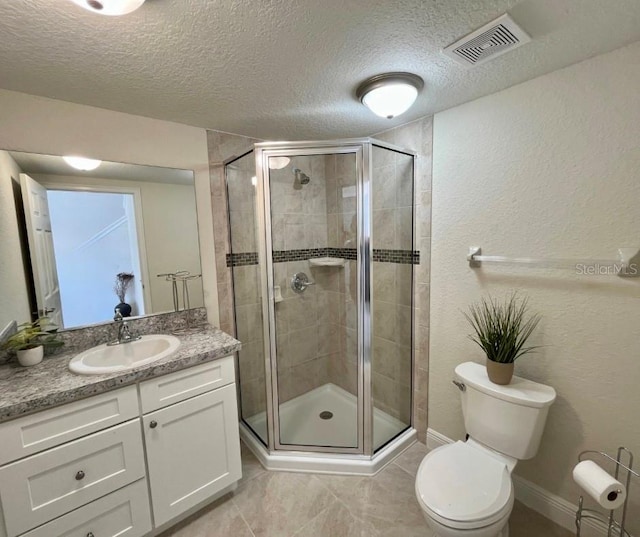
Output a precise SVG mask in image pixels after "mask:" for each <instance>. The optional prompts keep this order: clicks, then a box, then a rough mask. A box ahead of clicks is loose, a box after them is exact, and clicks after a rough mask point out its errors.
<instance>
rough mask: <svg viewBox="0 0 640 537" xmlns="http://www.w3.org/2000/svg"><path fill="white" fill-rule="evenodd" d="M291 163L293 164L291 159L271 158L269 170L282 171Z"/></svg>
mask: <svg viewBox="0 0 640 537" xmlns="http://www.w3.org/2000/svg"><path fill="white" fill-rule="evenodd" d="M289 162H291V159H290V158H289V157H269V169H270V170H281V169H282V168H286V167H287V166H288V165H289Z"/></svg>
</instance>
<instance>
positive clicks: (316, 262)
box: [309, 257, 347, 267]
mask: <svg viewBox="0 0 640 537" xmlns="http://www.w3.org/2000/svg"><path fill="white" fill-rule="evenodd" d="M346 263H347V260H346V259H342V258H341V257H313V258H311V259H309V264H310V265H311V266H312V267H344V266H345V264H346Z"/></svg>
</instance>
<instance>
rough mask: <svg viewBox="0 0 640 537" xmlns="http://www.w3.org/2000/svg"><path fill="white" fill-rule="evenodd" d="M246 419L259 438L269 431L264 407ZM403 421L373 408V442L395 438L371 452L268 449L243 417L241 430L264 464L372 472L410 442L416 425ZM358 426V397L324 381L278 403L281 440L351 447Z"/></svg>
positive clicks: (291, 468) (277, 467)
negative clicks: (353, 453)
mask: <svg viewBox="0 0 640 537" xmlns="http://www.w3.org/2000/svg"><path fill="white" fill-rule="evenodd" d="M329 414H330V415H331V416H329ZM246 421H247V423H248V424H249V425H250V426H251V428H252V429H253V430H254V431H255V432H256V433H258V434H259V435H260V436H261V437H262V438H266V437H267V423H266V413H265V412H261V413H259V414H256V415H255V416H251V417H250V418H248V419H247V420H246ZM407 427H408V426H407V424H405V423H403V422H402V421H400V420H398V419H396V418H394V417H393V416H390V415H389V414H387V413H385V412H383V411H382V410H380V409H377V408H375V409H374V412H373V436H374V439H373V440H374V446H375V447H378V446H380V445H382V444H384V443H385V442H386V441H388V440H389V439H391V438H394V437H397V438H395V439H394V440H392V441H391V442H389V444H388V445H386V446H385V447H384V448H383V449H381V450H380V451H379V452H378V453H376V454H375V455H374V456H373V457H368V456H363V455H350V454H349V455H346V454H333V453H318V452H301V451H282V450H278V451H276V452H271V453H269V452H268V451H267V450H266V448H265V447H264V445H263V444H262V443H261V442H260V441H259V440H258V439H257V438H256V437H255V436H254V434H253V433H252V432H251V430H250V429H249V428H248V427H246V425H244V424H242V423H241V427H240V430H241V436H242V438H243V440H244V441H245V443H246V444H247V445H248V446H249V448H250V449H251V451H253V452H254V454H255V455H256V456H257V457H258V459H259V460H260V461H261V462H262V464H263V465H264V466H265V467H266V468H267V469H270V470H288V471H298V472H305V471H307V472H318V473H339V474H358V475H373V474H375V473H376V472H378V471H379V470H380V469H382V468H383V467H384V465H386V464H387V463H388V462H390V461H391V460H393V459H394V458H395V457H396V456H397V455H399V454H400V453H401V452H402V451H404V450H405V449H406V448H407V447H409V446H410V445H411V444H413V443H414V441H415V440H416V431H415V430H414V429H412V428H409V429H407ZM405 429H407V430H406V431H405ZM357 430H358V423H357V399H356V397H355V396H354V395H352V394H350V393H349V392H347V391H346V390H343V389H342V388H340V387H338V386H336V385H335V384H331V383H328V384H324V385H323V386H320V387H318V388H316V389H314V390H312V391H310V392H307V393H305V394H303V395H300V396H298V397H296V398H294V399H291V400H290V401H287V402H286V403H283V404H282V405H280V431H281V444H296V445H309V446H332V447H355V446H356V445H357ZM402 431H405V432H404V433H403V432H402ZM400 433H402V434H400Z"/></svg>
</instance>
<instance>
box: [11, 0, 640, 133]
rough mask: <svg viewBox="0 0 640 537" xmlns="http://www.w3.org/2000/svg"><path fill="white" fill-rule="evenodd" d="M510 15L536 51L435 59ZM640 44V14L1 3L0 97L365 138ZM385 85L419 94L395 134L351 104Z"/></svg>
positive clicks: (566, 8)
mask: <svg viewBox="0 0 640 537" xmlns="http://www.w3.org/2000/svg"><path fill="white" fill-rule="evenodd" d="M505 11H508V12H509V13H510V14H511V15H512V16H513V18H514V19H515V20H516V21H517V22H518V23H519V24H520V25H521V26H522V27H523V28H524V29H525V30H526V31H527V32H528V33H529V34H530V35H531V36H532V38H533V41H532V42H531V43H529V44H527V45H525V46H523V47H521V48H519V49H517V50H514V51H512V52H510V53H508V54H505V55H503V56H501V57H499V58H496V59H495V60H493V61H490V62H487V63H486V64H483V65H481V66H477V67H475V68H473V69H465V68H464V67H462V66H459V65H458V64H456V63H455V62H453V61H452V60H450V59H448V58H447V57H445V56H444V55H443V54H442V53H441V52H440V50H441V48H442V47H444V46H446V45H448V44H450V43H451V42H452V41H455V40H456V39H458V38H459V37H462V36H463V35H465V34H467V33H468V32H470V31H472V30H474V29H476V28H477V27H479V26H481V25H483V24H485V23H486V22H488V21H490V20H492V19H493V18H495V17H496V16H498V15H500V14H502V13H504V12H505ZM639 39H640V1H638V0H612V1H611V0H610V1H606V0H525V1H520V2H518V1H515V0H393V1H392V0H297V1H293V0H256V1H247V0H147V2H146V3H145V4H144V5H143V6H142V8H141V9H139V10H138V11H136V12H134V13H132V14H130V15H127V16H124V17H103V16H98V15H95V14H93V13H90V12H88V11H85V10H84V9H82V8H79V7H78V6H76V5H74V4H72V3H71V2H70V1H68V0H11V1H9V0H5V1H2V2H0V87H3V88H5V89H11V90H16V91H22V92H26V93H31V94H36V95H42V96H46V97H52V98H55V99H62V100H66V101H72V102H77V103H82V104H87V105H93V106H98V107H102V108H107V109H112V110H119V111H122V112H128V113H132V114H138V115H143V116H149V117H154V118H160V119H166V120H170V121H176V122H179V123H185V124H189V125H195V126H200V127H206V128H212V129H218V130H222V131H227V132H233V133H238V134H244V135H248V136H253V137H257V138H263V139H272V140H273V139H305V138H307V139H313V138H332V137H347V136H362V135H369V134H372V133H376V132H379V131H381V130H384V129H387V128H390V127H392V126H394V125H398V124H401V123H405V122H407V121H410V120H412V119H415V118H418V117H420V116H424V115H427V114H431V113H433V112H436V111H439V110H444V109H446V108H449V107H451V106H455V105H457V104H460V103H463V102H466V101H469V100H472V99H474V98H477V97H480V96H482V95H486V94H489V93H493V92H495V91H498V90H500V89H503V88H506V87H508V86H511V85H513V84H516V83H518V82H522V81H524V80H527V79H530V78H533V77H536V76H539V75H541V74H544V73H546V72H550V71H553V70H555V69H558V68H560V67H563V66H566V65H570V64H572V63H575V62H577V61H580V60H583V59H586V58H589V57H591V56H594V55H597V54H600V53H603V52H607V51H610V50H613V49H615V48H618V47H620V46H622V45H625V44H627V43H630V42H633V41H637V40H639ZM386 71H411V72H414V73H417V74H419V75H420V76H422V77H423V78H424V79H425V83H426V88H425V91H423V93H422V94H421V96H420V97H419V100H418V101H417V103H416V105H415V106H414V107H413V108H412V109H411V110H410V111H409V112H408V113H406V114H404V115H403V116H401V117H399V118H396V119H395V120H391V121H389V120H386V119H381V118H377V117H376V116H374V115H373V114H372V113H371V112H369V111H368V110H367V109H365V108H364V107H363V106H362V105H360V104H359V103H358V102H356V101H355V99H354V98H353V93H354V90H355V88H356V86H357V85H358V84H359V83H360V82H361V81H362V80H363V79H365V78H367V77H369V76H371V75H375V74H378V73H381V72H386ZM0 112H1V111H0Z"/></svg>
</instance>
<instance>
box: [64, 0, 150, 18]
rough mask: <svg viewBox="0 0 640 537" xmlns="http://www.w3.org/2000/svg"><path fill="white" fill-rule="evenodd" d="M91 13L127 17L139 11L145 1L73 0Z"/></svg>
mask: <svg viewBox="0 0 640 537" xmlns="http://www.w3.org/2000/svg"><path fill="white" fill-rule="evenodd" d="M71 1H72V2H73V3H74V4H77V5H79V6H81V7H83V8H85V9H88V10H89V11H93V12H94V13H99V14H100V15H112V16H117V15H126V14H127V13H131V12H132V11H135V10H136V9H138V8H139V7H140V6H141V5H142V4H144V0H71Z"/></svg>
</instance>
